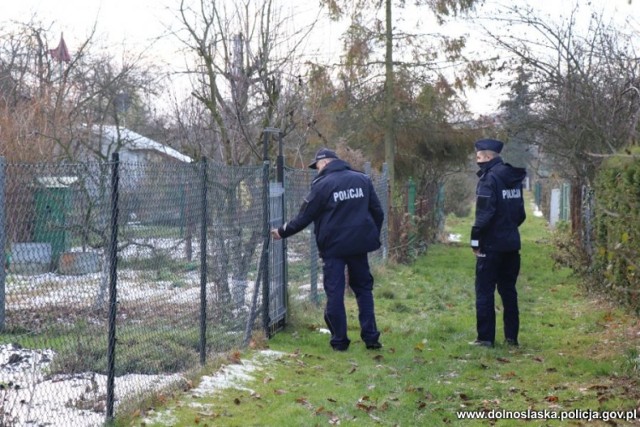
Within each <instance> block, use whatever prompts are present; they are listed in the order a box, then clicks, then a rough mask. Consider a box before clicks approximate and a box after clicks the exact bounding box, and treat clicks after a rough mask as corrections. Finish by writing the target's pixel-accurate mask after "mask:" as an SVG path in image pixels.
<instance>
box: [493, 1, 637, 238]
mask: <svg viewBox="0 0 640 427" xmlns="http://www.w3.org/2000/svg"><path fill="white" fill-rule="evenodd" d="M578 15H579V8H578V6H576V7H575V8H574V9H573V10H572V13H571V15H570V16H569V17H568V19H566V20H563V21H558V22H553V20H550V19H549V18H548V17H542V16H540V15H538V14H537V13H536V12H535V11H534V10H533V9H530V8H527V9H525V8H517V7H511V8H507V9H505V10H504V11H503V13H502V14H501V15H499V17H498V18H497V17H492V21H493V22H494V25H492V26H491V27H485V32H486V33H487V34H489V35H490V37H491V39H492V40H493V42H494V43H495V45H496V46H498V47H499V48H501V49H504V50H505V51H506V52H507V55H508V56H509V57H511V58H514V59H513V64H514V65H515V66H517V67H518V69H519V70H521V72H520V73H519V74H518V76H517V78H518V79H520V80H521V81H522V84H523V85H526V86H527V88H528V92H529V93H528V102H529V108H530V110H529V114H528V115H527V117H526V118H525V117H521V120H520V126H521V127H527V128H528V129H529V130H530V131H531V132H534V133H535V136H534V138H535V141H534V142H535V144H537V145H538V146H539V147H540V149H541V150H542V151H544V152H545V153H546V154H547V155H549V156H551V157H552V158H553V159H555V161H556V163H557V164H559V165H561V167H558V168H557V171H558V173H560V174H561V175H562V176H563V177H564V178H566V179H568V180H570V181H571V183H572V184H573V185H572V200H571V202H572V203H571V207H572V226H573V229H574V231H578V230H581V217H580V215H579V213H580V212H579V209H580V206H581V190H582V187H583V186H590V185H591V184H592V183H593V179H594V177H595V174H596V172H597V170H598V168H599V165H600V163H601V161H602V159H603V157H604V156H607V155H613V154H614V153H616V152H617V151H619V150H620V149H621V148H623V147H625V146H626V145H627V144H629V143H630V141H631V140H632V139H633V138H634V136H635V135H636V129H637V126H638V119H639V118H640V93H639V92H638V87H640V66H639V65H638V64H639V61H638V54H637V53H636V51H635V45H634V39H633V37H630V35H629V34H624V33H623V31H621V29H619V28H616V27H615V26H614V25H613V24H612V23H610V22H605V19H604V17H603V14H602V13H593V14H592V15H591V19H590V22H589V25H588V27H587V29H586V30H585V31H584V32H581V31H580V29H579V28H580V27H579V25H578V22H577V17H578ZM496 23H498V24H499V25H495V24H496ZM496 28H502V29H504V30H505V31H504V32H500V31H497V30H496ZM522 28H525V29H526V32H523V31H522Z"/></svg>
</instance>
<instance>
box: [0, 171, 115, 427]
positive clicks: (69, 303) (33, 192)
mask: <svg viewBox="0 0 640 427" xmlns="http://www.w3.org/2000/svg"><path fill="white" fill-rule="evenodd" d="M107 170H108V169H107V168H106V167H105V165H99V164H84V165H7V167H6V170H5V174H4V177H5V179H4V182H3V184H4V185H3V188H2V189H0V191H2V192H3V193H4V201H5V203H4V204H3V206H2V208H3V209H4V213H5V221H4V224H3V232H4V235H5V238H4V239H3V240H4V241H5V251H6V252H5V253H6V257H5V269H6V275H5V277H4V279H5V280H4V282H3V283H1V284H0V286H4V290H5V293H4V297H5V298H4V300H3V301H0V304H2V305H3V308H4V310H5V317H4V319H2V320H3V324H2V325H1V326H2V334H1V335H0V385H2V387H1V388H0V425H7V426H12V425H31V424H33V425H43V424H44V423H47V425H58V426H63V425H66V426H68V425H100V424H101V423H102V422H103V421H104V412H103V410H104V378H105V377H104V375H102V374H103V373H104V371H105V363H104V362H105V359H104V354H105V350H106V335H105V333H104V331H106V317H105V313H104V311H103V310H102V307H101V299H100V298H101V292H102V291H103V290H104V283H105V280H104V279H105V276H104V273H103V269H102V267H103V264H104V256H105V252H104V249H105V232H106V225H107V223H106V221H105V217H104V215H103V213H104V212H105V209H104V207H105V204H106V203H107V201H108V198H105V195H106V194H107V193H108V189H107V188H105V187H104V186H103V185H102V183H103V181H104V178H105V174H106V172H107Z"/></svg>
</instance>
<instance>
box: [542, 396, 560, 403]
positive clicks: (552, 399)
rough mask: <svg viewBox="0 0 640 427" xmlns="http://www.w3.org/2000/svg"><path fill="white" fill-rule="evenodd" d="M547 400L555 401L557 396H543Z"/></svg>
mask: <svg viewBox="0 0 640 427" xmlns="http://www.w3.org/2000/svg"><path fill="white" fill-rule="evenodd" d="M544 400H546V401H547V402H551V403H556V402H557V401H558V396H553V395H551V396H547V397H545V398H544Z"/></svg>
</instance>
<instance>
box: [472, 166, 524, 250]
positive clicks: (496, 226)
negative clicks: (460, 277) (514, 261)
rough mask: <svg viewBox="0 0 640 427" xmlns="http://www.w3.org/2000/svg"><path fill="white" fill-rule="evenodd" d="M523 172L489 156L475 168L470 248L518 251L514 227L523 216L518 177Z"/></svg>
mask: <svg viewBox="0 0 640 427" xmlns="http://www.w3.org/2000/svg"><path fill="white" fill-rule="evenodd" d="M526 174H527V173H526V171H525V170H524V169H522V168H516V167H513V166H511V165H510V164H508V163H504V162H503V161H502V159H501V158H500V157H495V158H493V159H491V160H490V161H489V162H487V164H486V165H485V167H483V169H482V170H480V171H478V176H479V177H480V180H479V181H478V186H477V188H476V218H475V222H474V224H473V227H472V228H471V247H472V248H474V249H480V251H481V252H510V251H517V250H520V232H519V231H518V227H519V226H520V224H522V223H523V222H524V220H525V218H526V214H525V211H524V199H523V194H522V193H523V191H522V180H524V177H525V176H526Z"/></svg>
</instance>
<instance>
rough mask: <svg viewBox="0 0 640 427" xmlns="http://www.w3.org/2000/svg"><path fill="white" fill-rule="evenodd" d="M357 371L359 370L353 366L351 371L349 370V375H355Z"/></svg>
mask: <svg viewBox="0 0 640 427" xmlns="http://www.w3.org/2000/svg"><path fill="white" fill-rule="evenodd" d="M357 370H358V368H357V367H356V366H352V367H351V369H350V370H349V373H350V374H353V373H354V372H355V371H357Z"/></svg>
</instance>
